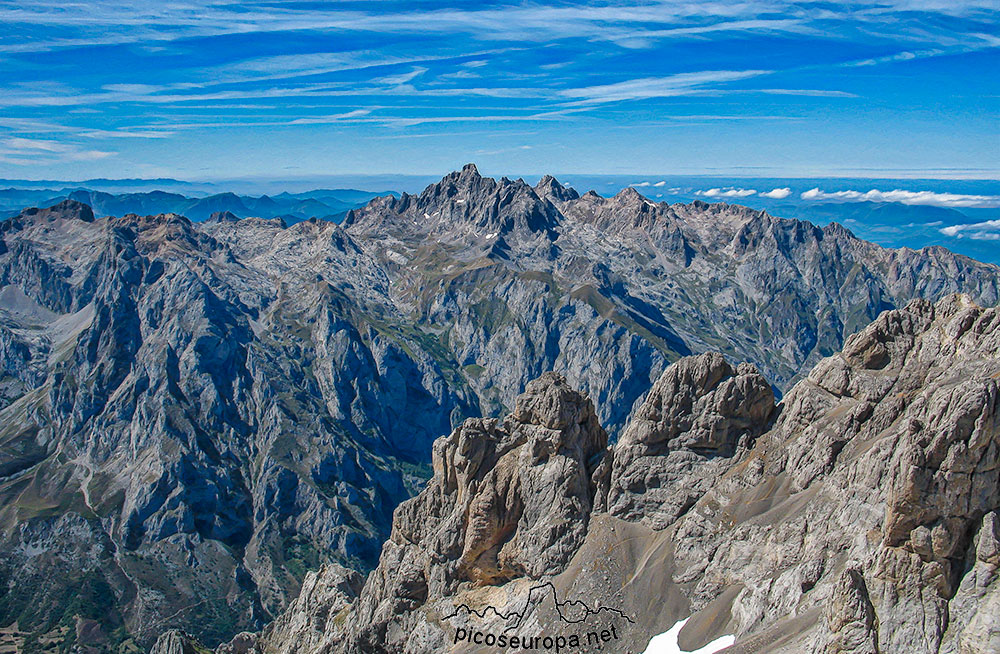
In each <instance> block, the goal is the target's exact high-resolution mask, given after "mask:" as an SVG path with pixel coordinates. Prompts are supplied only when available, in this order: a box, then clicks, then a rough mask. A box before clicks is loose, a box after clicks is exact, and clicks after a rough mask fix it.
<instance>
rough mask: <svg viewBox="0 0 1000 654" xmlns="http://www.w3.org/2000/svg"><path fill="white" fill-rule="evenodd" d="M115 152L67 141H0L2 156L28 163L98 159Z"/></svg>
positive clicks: (16, 138) (24, 163) (6, 158)
mask: <svg viewBox="0 0 1000 654" xmlns="http://www.w3.org/2000/svg"><path fill="white" fill-rule="evenodd" d="M114 154H115V153H114V152H105V151H103V150H92V149H85V148H81V147H79V146H77V145H74V144H72V143H67V142H65V141H56V140H52V139H29V138H22V137H12V138H7V139H4V140H3V141H2V142H0V157H3V158H4V161H6V162H8V163H15V164H18V165H27V164H30V163H32V162H35V161H37V160H38V159H41V160H44V161H64V162H65V161H96V160H98V159H104V158H106V157H110V156H113V155H114Z"/></svg>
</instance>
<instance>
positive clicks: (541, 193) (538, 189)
mask: <svg viewBox="0 0 1000 654" xmlns="http://www.w3.org/2000/svg"><path fill="white" fill-rule="evenodd" d="M535 193H537V194H538V197H540V198H548V199H550V200H558V201H559V202H567V201H569V200H576V199H577V198H579V197H580V194H579V193H577V192H576V191H575V190H574V189H572V188H569V187H566V186H563V185H562V184H560V183H559V180H557V179H556V178H555V177H553V176H552V175H546V176H545V177H542V179H540V180H539V181H538V184H536V185H535Z"/></svg>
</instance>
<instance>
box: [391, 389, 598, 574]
mask: <svg viewBox="0 0 1000 654" xmlns="http://www.w3.org/2000/svg"><path fill="white" fill-rule="evenodd" d="M606 445H607V434H606V433H605V431H604V429H602V428H601V426H600V424H599V423H598V420H597V414H596V412H595V411H594V405H593V403H592V402H591V401H590V400H589V399H587V398H586V397H584V396H583V395H581V394H580V393H578V392H577V391H575V390H573V389H571V388H570V387H569V385H568V384H567V382H566V379H565V378H564V377H562V376H561V375H557V374H555V373H546V374H544V375H542V376H541V377H540V378H538V379H536V380H534V381H532V382H531V383H529V384H528V386H527V388H526V390H525V392H524V394H522V395H521V396H520V397H518V399H517V403H516V408H515V409H514V411H513V412H512V413H511V414H510V415H509V416H507V418H506V419H505V420H504V421H503V422H502V423H501V422H498V421H496V420H490V419H470V420H467V421H466V422H465V423H464V424H463V425H462V426H461V427H459V428H458V429H456V430H455V431H454V432H453V433H452V434H451V435H450V436H448V437H447V438H442V439H439V440H438V441H437V442H435V444H434V454H433V467H434V478H433V479H432V481H431V485H430V487H429V489H428V491H425V493H427V494H428V495H429V496H431V497H433V496H434V495H435V493H444V494H445V495H450V496H454V497H455V498H456V501H457V502H458V505H457V506H456V507H455V510H453V512H452V513H451V518H449V519H448V522H446V523H445V524H446V525H449V526H448V527H447V528H448V529H449V530H455V533H454V534H453V537H454V538H457V542H456V544H457V545H458V546H459V547H460V551H461V555H460V557H459V559H458V560H457V561H456V564H457V566H456V570H457V573H458V575H459V576H460V577H462V578H466V579H468V580H471V581H476V582H479V583H496V582H498V581H501V580H506V579H512V578H515V577H520V576H530V577H538V576H540V575H542V574H546V573H551V572H553V571H554V570H557V569H559V567H560V566H561V565H563V564H565V563H566V561H567V560H568V557H569V555H570V554H571V553H572V551H573V550H574V549H575V548H576V547H577V546H578V545H579V542H580V539H581V538H582V536H583V534H584V533H585V532H586V520H587V516H588V515H589V513H590V510H591V507H592V503H593V493H592V491H591V488H590V475H591V472H592V465H593V463H592V458H593V457H594V456H595V455H596V454H598V453H600V452H601V451H602V450H603V449H604V447H605V446H606ZM421 498H424V500H422V499H421ZM403 506H404V507H406V509H407V510H403V509H401V511H400V517H401V518H402V520H400V521H399V522H398V524H395V523H394V532H395V531H396V529H397V528H398V529H399V533H400V534H401V535H403V534H405V535H407V537H408V538H409V539H413V540H418V541H419V540H422V539H421V538H420V535H421V531H422V530H423V529H424V528H425V526H426V525H427V524H428V522H427V517H429V516H426V515H423V514H424V509H425V508H426V498H425V494H423V493H422V494H421V496H419V497H418V498H417V499H415V500H411V501H410V502H407V503H405V504H404V505H403ZM441 517H442V518H446V516H443V515H442V516H441ZM407 518H412V519H409V520H408V519H407ZM455 520H457V523H456V522H455ZM455 551H456V552H457V551H459V550H455Z"/></svg>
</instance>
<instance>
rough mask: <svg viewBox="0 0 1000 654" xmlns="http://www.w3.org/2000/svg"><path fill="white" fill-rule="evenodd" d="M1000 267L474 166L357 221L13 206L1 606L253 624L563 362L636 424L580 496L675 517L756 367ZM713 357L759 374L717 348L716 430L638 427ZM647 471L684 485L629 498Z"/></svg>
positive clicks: (212, 628)
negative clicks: (78, 593)
mask: <svg viewBox="0 0 1000 654" xmlns="http://www.w3.org/2000/svg"><path fill="white" fill-rule="evenodd" d="M998 280H1000V274H998V270H997V268H996V267H995V266H989V265H985V264H979V263H977V262H974V261H972V260H970V259H967V258H964V257H960V256H956V255H953V254H951V253H948V252H947V251H943V250H940V249H925V250H922V251H920V252H914V251H907V250H899V251H892V250H885V249H883V248H878V247H877V246H874V245H871V244H868V243H864V242H862V241H859V240H858V239H855V238H854V237H853V236H852V235H851V234H850V233H849V232H847V230H844V229H843V228H840V227H837V226H830V227H827V228H823V229H818V228H816V227H814V226H812V225H810V224H808V223H803V222H799V221H794V220H782V219H778V218H774V217H771V216H768V215H767V214H765V213H761V212H756V211H752V210H750V209H746V208H743V207H734V206H729V205H707V204H703V203H693V204H691V205H671V206H668V205H664V204H657V203H653V202H651V201H649V200H647V199H645V198H643V197H642V196H641V195H640V194H638V193H637V192H636V191H635V190H634V189H628V190H625V191H623V192H622V193H620V194H618V195H617V196H615V197H614V198H601V197H600V196H598V195H597V194H595V193H587V194H584V195H582V196H581V195H579V194H577V193H576V191H573V190H572V189H568V188H566V187H563V186H561V185H559V183H558V182H556V181H555V180H554V179H551V178H549V179H545V180H542V182H540V183H539V184H538V185H536V186H534V187H531V186H529V185H528V184H526V183H524V182H523V181H521V180H513V181H512V180H506V179H501V180H490V179H487V178H483V177H481V176H480V175H479V174H478V171H476V170H475V168H474V167H473V166H468V167H466V168H465V169H464V170H462V171H460V172H456V173H453V174H452V175H449V176H448V177H446V178H445V179H444V180H442V181H441V182H440V183H439V184H434V185H431V186H430V187H428V189H427V190H425V191H424V192H423V193H421V194H419V195H417V196H403V197H401V198H379V199H376V200H374V201H372V202H371V203H370V204H369V205H367V206H366V207H365V208H363V209H360V210H357V211H355V212H353V213H352V214H351V215H350V216H349V217H348V219H347V220H346V221H345V223H344V225H343V226H338V225H336V224H333V223H330V222H324V221H318V220H308V221H303V222H300V223H297V224H294V225H287V224H286V223H284V222H282V220H280V219H254V218H248V219H242V220H234V219H233V217H232V216H231V215H226V214H224V213H220V214H218V215H216V216H214V217H213V218H211V219H210V220H208V221H206V222H204V223H199V224H195V223H192V222H190V221H189V220H187V219H186V218H185V217H183V216H179V215H176V214H162V215H158V216H137V215H125V216H122V217H112V218H95V217H94V214H93V212H92V211H91V210H90V209H89V208H88V207H87V206H86V205H83V204H79V203H76V202H72V201H68V202H65V203H62V204H60V205H57V206H55V207H52V208H49V209H42V210H28V211H25V212H22V213H21V214H20V215H18V216H15V217H13V218H11V219H9V220H6V221H3V222H0V354H2V355H3V356H2V358H0V366H2V372H0V552H3V554H4V556H3V561H4V564H3V565H0V581H2V583H0V588H5V589H6V591H5V592H4V594H3V595H2V596H0V618H2V619H3V620H5V621H8V622H12V621H13V620H17V621H18V624H19V625H20V626H21V628H22V629H24V630H27V631H28V632H30V633H35V634H36V635H38V636H44V635H45V634H50V636H49V637H53V638H54V637H56V635H59V637H60V638H62V637H63V636H64V635H65V634H62V631H61V630H63V629H64V628H65V625H67V624H70V623H73V621H74V620H77V619H80V620H95V621H97V622H99V623H100V627H99V628H98V629H87V630H83V631H81V632H80V633H81V634H84V635H87V634H90V635H92V636H93V638H94V639H96V640H95V641H94V642H98V641H100V642H103V641H102V639H103V638H109V639H113V640H116V642H122V643H124V642H126V641H128V640H132V641H134V642H135V643H137V644H138V645H139V646H146V645H149V644H151V643H152V640H153V639H154V637H155V635H156V634H157V633H159V631H161V630H163V629H165V628H167V627H174V626H176V627H180V628H183V629H185V630H187V631H189V632H192V633H193V634H194V635H195V636H197V637H199V638H201V639H202V640H203V641H205V642H207V643H208V644H210V645H214V644H216V643H217V642H219V641H224V640H228V639H229V638H231V636H232V635H233V634H234V633H237V632H239V631H241V630H245V629H252V630H257V629H259V628H261V627H262V626H263V625H265V624H267V623H268V622H270V621H271V620H272V619H273V618H274V617H275V616H276V615H278V614H280V613H281V612H282V611H283V609H284V608H285V607H287V606H288V604H289V602H290V601H292V598H294V597H295V596H296V595H297V594H298V593H299V589H300V588H301V587H302V585H303V584H305V583H307V581H308V580H307V576H306V575H307V571H309V570H316V569H318V568H320V566H322V565H323V564H324V563H328V564H334V563H338V564H340V565H343V566H345V567H348V568H353V569H355V570H360V571H366V570H368V569H370V568H371V567H372V566H374V565H375V563H376V562H377V560H378V556H379V548H380V546H381V544H382V543H383V542H384V541H385V539H386V538H387V537H389V535H390V531H391V530H390V526H391V514H392V511H393V509H394V508H395V507H396V506H397V505H398V504H399V502H400V501H402V500H404V499H405V498H407V497H409V496H411V495H412V494H413V493H414V492H415V491H416V490H417V489H418V488H419V487H420V486H421V485H422V483H423V481H424V480H425V479H426V478H427V477H429V476H430V473H431V470H430V466H429V464H430V461H431V454H432V448H431V443H432V442H433V439H434V438H436V437H437V436H439V435H440V434H443V433H448V432H450V431H451V430H452V429H453V428H455V427H456V426H458V425H460V424H462V421H463V419H465V418H467V417H470V416H498V415H503V414H506V413H511V412H512V411H514V410H515V408H516V397H517V395H518V393H520V392H521V391H523V390H524V389H525V388H526V387H527V385H528V384H529V382H530V381H531V380H533V379H535V378H538V377H539V376H540V375H542V374H543V373H544V372H545V371H549V370H554V371H556V372H557V373H558V374H560V375H562V376H563V377H564V378H565V379H566V383H567V384H568V385H569V386H570V387H571V388H575V389H579V390H580V391H582V392H583V393H584V394H585V395H587V396H589V397H592V398H593V401H594V411H595V414H596V416H597V420H598V422H599V423H600V424H601V425H603V426H604V427H605V429H606V431H607V433H608V434H609V436H610V439H611V440H614V439H615V438H619V437H620V438H621V439H623V440H624V441H626V442H628V441H631V442H632V443H633V446H634V447H633V449H632V451H631V453H626V451H625V449H622V450H621V453H620V454H621V457H622V459H621V463H620V466H621V467H620V468H619V469H618V470H611V469H610V468H609V473H610V476H608V477H606V478H605V477H600V478H599V479H596V480H595V481H594V483H595V484H599V485H601V486H600V488H602V489H606V490H607V497H604V496H603V495H599V494H598V495H594V496H593V497H592V498H591V499H589V500H588V501H592V502H593V503H594V505H595V506H600V507H601V510H602V511H603V510H605V507H610V508H608V509H607V510H609V511H612V512H613V514H614V515H615V516H617V517H620V518H622V519H624V518H626V517H628V516H630V515H637V514H638V513H643V514H645V513H647V512H649V516H648V518H647V519H646V524H643V525H642V527H643V528H651V527H658V526H659V525H660V524H661V523H664V522H669V521H670V520H673V519H674V518H675V517H676V516H679V515H682V514H683V515H687V514H688V513H690V511H691V502H692V497H693V496H691V495H690V494H685V493H677V494H673V493H671V492H670V491H669V490H666V489H667V486H665V485H664V484H667V483H668V482H670V483H673V482H674V481H676V480H678V479H687V480H689V482H690V483H691V484H692V485H693V487H698V488H700V486H699V484H700V483H701V479H700V478H699V477H698V473H697V471H698V470H700V469H701V468H702V467H703V466H708V468H706V470H713V471H714V468H713V467H712V466H716V465H717V464H718V463H719V462H720V461H722V460H724V459H727V458H729V457H731V456H733V455H735V453H737V452H742V451H743V450H744V449H745V448H746V447H748V446H749V443H750V442H751V441H753V439H754V438H755V437H756V436H757V435H758V433H757V430H759V429H760V426H759V425H758V424H757V422H755V421H756V420H757V419H758V418H759V417H760V413H761V412H763V411H764V410H765V409H766V408H767V407H768V402H769V401H770V400H769V399H768V393H767V392H766V391H765V389H764V388H763V386H766V385H767V384H766V383H765V382H762V381H761V379H763V378H766V379H767V380H768V381H769V382H771V384H773V386H772V387H771V390H772V391H775V392H776V393H777V394H779V395H780V393H781V392H782V391H784V390H787V388H789V387H790V385H791V380H792V379H793V378H794V377H795V376H796V375H798V374H799V373H800V371H802V370H804V369H805V368H808V366H809V365H811V364H812V363H814V362H815V361H817V360H819V359H820V358H821V357H822V356H824V355H827V354H830V353H832V352H834V351H836V350H837V349H838V348H839V347H840V346H841V344H842V342H843V339H844V338H845V337H846V336H847V335H848V334H849V333H851V332H852V331H854V330H856V329H858V328H860V327H861V326H863V325H865V324H867V323H868V322H869V321H870V320H872V319H873V318H875V317H876V316H877V315H878V313H879V312H880V311H881V310H883V309H887V308H891V307H896V306H902V305H903V304H905V303H906V302H908V301H909V300H911V299H912V298H914V297H926V298H928V299H931V300H936V299H939V298H941V297H943V296H944V295H946V294H947V293H950V292H952V291H964V292H967V293H969V294H970V295H971V296H972V297H973V299H974V300H975V301H976V302H978V303H980V304H983V305H991V304H995V303H996V301H997V297H998V290H997V289H998V284H1000V281H998ZM708 351H720V352H721V353H722V354H723V355H724V357H726V358H728V359H729V360H732V361H749V362H750V363H751V364H752V365H753V366H754V367H755V368H756V370H759V371H760V375H756V374H755V373H754V374H751V373H750V371H749V368H746V367H743V368H742V369H741V368H740V366H736V367H735V368H733V367H731V366H730V368H732V369H731V370H728V369H723V368H722V367H720V366H716V365H715V364H711V365H710V366H708V367H709V368H711V370H712V371H713V372H712V375H713V376H714V375H721V377H720V379H721V380H722V381H721V382H720V383H722V384H724V385H725V387H726V388H727V389H729V388H730V387H731V389H732V392H735V393H746V394H747V395H746V397H745V398H744V399H742V400H740V401H739V402H736V403H734V404H725V403H724V402H723V403H722V404H720V405H719V407H718V416H717V417H713V418H705V419H704V421H703V422H702V423H699V424H700V427H699V429H701V428H702V427H703V428H704V429H705V430H706V435H705V436H704V437H703V438H702V440H701V441H698V442H694V441H692V442H691V443H687V442H686V441H685V442H680V441H678V442H674V441H676V438H677V437H676V435H674V434H673V432H674V431H676V429H688V427H684V426H683V425H681V424H680V423H677V424H676V425H672V424H668V423H669V421H670V420H672V418H669V417H664V416H662V415H661V416H660V417H657V415H655V412H654V413H650V414H649V415H648V416H647V417H646V418H645V420H647V422H648V423H649V424H648V425H647V426H646V427H644V428H643V429H641V430H638V431H635V432H634V433H632V434H630V435H628V438H626V435H625V430H624V427H625V425H626V423H628V422H629V418H630V416H631V415H632V414H633V412H635V411H637V410H638V407H639V406H640V405H641V404H642V401H643V398H644V396H645V394H646V393H647V392H648V391H649V389H650V387H651V386H652V385H653V382H654V381H656V380H657V379H658V378H659V377H660V376H661V373H662V372H663V371H664V370H665V369H666V368H667V366H668V365H669V364H670V363H671V362H674V361H677V360H679V359H681V358H682V357H684V356H687V355H690V354H692V353H699V352H708ZM706 365H708V364H707V363H706ZM726 365H727V366H728V364H726ZM685 383H686V382H685ZM706 383H707V382H706ZM713 383H714V382H713ZM700 392H701V391H698V393H700ZM725 392H726V393H727V394H728V393H730V390H726V391H725ZM696 397H700V396H698V394H697V393H695V395H693V396H692V398H693V399H692V402H694V403H695V404H697V400H696ZM715 401H716V400H714V399H713V400H712V402H715ZM719 401H720V402H721V401H722V398H721V397H720V398H719ZM668 404H669V403H668ZM695 404H693V405H692V406H694V405H695ZM699 406H701V405H699ZM676 408H678V407H673V408H671V411H673V410H675V409H676ZM680 408H683V407H680ZM664 421H666V422H664ZM725 421H733V424H734V425H736V424H741V425H744V426H742V427H739V428H736V427H733V428H732V429H729V428H726V429H725V430H722V429H721V427H720V425H722V424H723V422H725ZM661 422H663V424H662V425H661V424H660V423H661ZM713 425H715V426H714V427H713ZM635 429H638V428H637V427H636V428H635ZM699 443H700V444H699ZM688 445H691V447H688ZM837 446H838V445H837V444H834V445H833V446H832V447H837ZM616 456H617V455H616ZM664 456H665V457H666V458H667V459H668V460H669V461H670V464H669V466H668V469H669V470H668V471H667V472H664V473H663V475H662V477H659V478H646V477H645V475H644V474H643V473H642V472H641V470H642V466H643V465H645V463H644V462H645V461H647V460H648V459H650V458H651V457H664ZM627 461H631V462H632V463H631V464H627ZM587 465H588V470H589V469H590V468H589V466H590V463H589V462H588V463H587ZM604 465H605V467H606V468H607V466H609V465H610V464H609V463H608V462H607V461H605V463H604ZM630 465H631V467H630ZM712 474H714V472H713V473H712ZM706 475H708V476H710V475H709V474H708V473H706ZM637 484H643V485H645V486H646V487H648V488H649V489H650V495H649V497H653V496H654V494H655V493H653V491H652V489H653V487H654V485H655V484H660V487H659V490H658V491H656V493H659V495H657V496H656V497H657V499H656V500H655V502H656V505H657V506H658V507H661V506H662V507H672V508H669V510H668V509H667V508H664V509H663V510H662V511H659V510H658V511H659V513H657V512H653V511H648V510H649V506H647V505H645V504H643V503H641V502H640V503H635V502H634V501H633V499H630V498H631V496H630V495H628V493H625V492H623V490H626V491H627V489H628V488H630V487H636V488H637V487H638V486H637ZM595 488H596V487H595ZM596 492H597V491H596V490H595V493H596ZM602 492H603V491H602ZM697 492H699V493H700V492H701V491H700V490H698V491H697ZM609 503H610V504H609ZM504 561H507V560H506V559H505V560H504ZM513 561H514V560H513V559H511V560H510V561H508V562H507V563H511V565H512V564H513V563H512V562H513ZM507 563H504V562H498V564H497V566H498V567H497V573H498V574H500V575H501V576H502V577H507V576H510V575H511V574H513V572H514V571H515V569H516V568H512V567H510V565H507ZM331 569H335V568H331ZM53 570H55V571H57V572H56V573H53V572H52V571H53ZM498 578H500V577H498ZM77 588H82V589H85V591H86V592H85V593H84V595H85V598H84V599H82V600H80V601H79V602H70V601H68V600H67V597H69V594H68V593H67V589H77ZM107 597H114V600H113V601H112V602H111V609H107V610H106V609H103V608H102V609H101V610H98V609H97V608H95V607H104V606H105V605H106V604H107V601H106V599H104V598H107ZM88 624H89V623H88ZM87 637H90V636H87ZM83 644H86V643H83Z"/></svg>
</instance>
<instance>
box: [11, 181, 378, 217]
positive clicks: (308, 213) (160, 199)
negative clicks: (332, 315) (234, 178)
mask: <svg viewBox="0 0 1000 654" xmlns="http://www.w3.org/2000/svg"><path fill="white" fill-rule="evenodd" d="M389 194H392V192H390V191H387V192H384V193H375V192H372V191H361V190H358V189H321V190H316V191H307V192H303V193H294V194H293V193H280V194H278V195H275V196H274V197H270V196H267V195H261V196H259V197H254V196H249V195H237V194H235V193H216V194H214V195H208V196H205V197H189V196H186V195H182V194H180V193H170V192H166V191H160V190H154V191H144V192H139V193H117V194H115V193H107V192H105V191H100V190H96V189H86V188H78V189H61V190H54V189H19V188H9V189H5V190H0V218H7V217H10V216H12V215H15V214H17V213H18V212H20V210H21V209H24V208H26V207H31V206H38V207H44V206H51V205H53V204H56V203H58V202H61V201H63V200H66V199H71V200H76V201H77V202H82V203H84V204H87V205H89V206H90V207H91V208H93V210H94V214H95V215H96V216H98V217H102V216H124V215H126V214H130V213H134V214H139V215H153V214H161V213H176V214H180V215H182V216H186V217H187V218H189V219H191V220H194V221H203V220H207V219H208V218H209V217H210V216H211V215H212V214H214V213H219V212H227V211H228V212H230V213H232V214H234V215H236V216H238V217H240V218H246V217H249V216H256V217H260V218H276V217H281V218H282V219H283V220H284V221H285V222H286V223H289V224H291V223H296V222H299V221H302V220H306V219H308V218H320V219H323V220H331V221H334V222H340V221H341V220H343V218H344V216H345V215H346V214H347V212H348V211H350V210H351V209H354V208H357V207H360V206H363V205H365V204H367V203H368V201H369V200H371V199H372V198H374V197H378V196H380V195H389Z"/></svg>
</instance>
